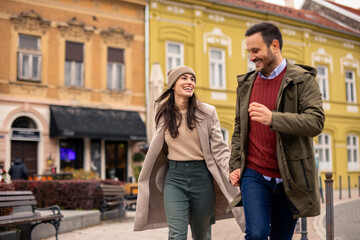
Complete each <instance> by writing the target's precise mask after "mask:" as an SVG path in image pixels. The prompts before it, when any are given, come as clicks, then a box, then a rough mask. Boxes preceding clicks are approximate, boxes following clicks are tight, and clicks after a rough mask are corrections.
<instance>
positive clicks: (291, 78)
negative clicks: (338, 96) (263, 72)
mask: <svg viewBox="0 0 360 240" xmlns="http://www.w3.org/2000/svg"><path fill="white" fill-rule="evenodd" d="M286 61H287V67H286V72H285V76H284V79H287V81H288V82H293V83H294V84H297V83H300V82H303V81H304V78H305V76H306V75H307V74H310V75H312V76H314V77H316V74H317V70H316V69H315V68H313V67H310V66H306V65H302V64H292V63H290V62H289V60H287V59H286ZM256 76H257V72H256V71H255V70H254V71H251V72H248V73H246V74H242V75H238V76H237V81H238V84H239V85H240V84H243V83H245V82H247V81H248V82H251V81H253V80H255V78H256Z"/></svg>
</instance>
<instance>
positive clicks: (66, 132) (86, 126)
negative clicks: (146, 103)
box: [50, 106, 146, 141]
mask: <svg viewBox="0 0 360 240" xmlns="http://www.w3.org/2000/svg"><path fill="white" fill-rule="evenodd" d="M50 137H72V138H83V137H88V138H97V139H103V138H105V139H118V140H134V141H146V128H145V125H144V123H143V121H142V120H141V118H140V116H139V113H138V112H133V111H122V110H109V109H97V108H84V107H68V106H50Z"/></svg>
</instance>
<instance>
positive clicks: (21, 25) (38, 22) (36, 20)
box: [10, 10, 50, 35]
mask: <svg viewBox="0 0 360 240" xmlns="http://www.w3.org/2000/svg"><path fill="white" fill-rule="evenodd" d="M10 20H11V22H13V23H14V29H15V30H16V31H20V30H22V31H29V32H31V33H35V34H40V35H42V34H45V33H46V31H47V29H48V28H49V27H50V21H49V20H45V19H43V18H42V17H41V16H40V15H39V14H38V13H37V12H35V11H34V10H31V11H30V12H21V13H20V14H13V15H12V16H11V17H10Z"/></svg>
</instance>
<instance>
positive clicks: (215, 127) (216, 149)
mask: <svg viewBox="0 0 360 240" xmlns="http://www.w3.org/2000/svg"><path fill="white" fill-rule="evenodd" d="M211 119H212V124H211V133H210V147H211V153H212V155H213V158H214V159H215V161H216V163H217V165H218V166H219V167H220V169H221V170H222V172H223V174H224V175H225V176H228V175H229V170H228V169H229V158H230V150H229V147H228V145H227V144H226V143H225V141H224V138H223V134H222V132H221V127H220V121H219V118H218V116H217V113H216V109H215V107H214V108H213V110H212V111H211Z"/></svg>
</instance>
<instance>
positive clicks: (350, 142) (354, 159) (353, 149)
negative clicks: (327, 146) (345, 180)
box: [346, 135, 359, 171]
mask: <svg viewBox="0 0 360 240" xmlns="http://www.w3.org/2000/svg"><path fill="white" fill-rule="evenodd" d="M346 142H347V159H348V170H349V171H358V170H359V137H358V136H356V135H348V136H347V137H346Z"/></svg>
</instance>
